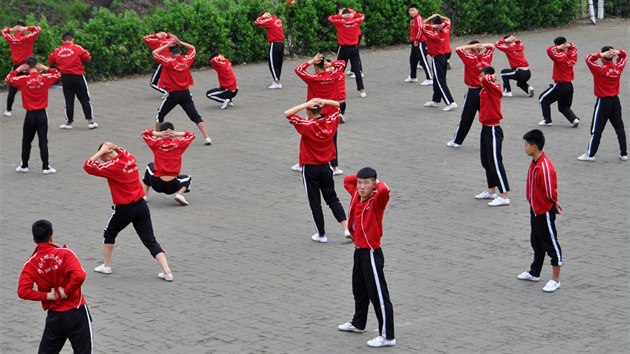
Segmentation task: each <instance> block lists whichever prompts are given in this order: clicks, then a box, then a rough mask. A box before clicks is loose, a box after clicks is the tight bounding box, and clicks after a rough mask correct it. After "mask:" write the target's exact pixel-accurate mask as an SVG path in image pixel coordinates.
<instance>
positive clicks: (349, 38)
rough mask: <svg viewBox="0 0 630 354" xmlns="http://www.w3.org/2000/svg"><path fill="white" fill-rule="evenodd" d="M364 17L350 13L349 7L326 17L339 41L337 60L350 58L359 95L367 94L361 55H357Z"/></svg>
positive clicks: (364, 95)
mask: <svg viewBox="0 0 630 354" xmlns="http://www.w3.org/2000/svg"><path fill="white" fill-rule="evenodd" d="M364 19H365V17H364V16H363V14H360V13H358V12H355V13H352V11H351V10H350V9H343V10H342V11H341V14H336V15H332V16H329V17H328V21H329V22H330V23H331V24H332V25H333V26H335V29H336V30H337V43H339V52H338V53H337V60H343V61H344V62H348V60H350V64H351V68H352V73H353V74H354V76H355V79H356V81H357V90H358V91H359V95H360V96H361V97H366V96H367V94H366V93H365V87H364V86H363V78H362V77H361V72H362V71H363V68H362V67H361V57H360V55H359V36H360V34H361V24H362V23H363V20H364Z"/></svg>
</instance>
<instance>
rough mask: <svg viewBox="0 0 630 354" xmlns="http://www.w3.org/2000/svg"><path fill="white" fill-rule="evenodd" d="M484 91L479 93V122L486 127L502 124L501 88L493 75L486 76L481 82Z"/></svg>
mask: <svg viewBox="0 0 630 354" xmlns="http://www.w3.org/2000/svg"><path fill="white" fill-rule="evenodd" d="M480 83H481V87H482V90H481V92H480V93H479V122H481V124H483V125H486V126H495V125H499V124H501V119H503V114H502V113H501V98H502V97H503V92H502V91H501V86H500V85H499V84H497V83H496V82H494V78H493V77H492V75H485V76H483V77H482V78H481V80H480Z"/></svg>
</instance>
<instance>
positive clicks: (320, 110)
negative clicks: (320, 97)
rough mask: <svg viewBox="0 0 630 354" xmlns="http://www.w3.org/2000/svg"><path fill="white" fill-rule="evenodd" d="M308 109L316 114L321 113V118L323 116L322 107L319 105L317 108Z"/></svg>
mask: <svg viewBox="0 0 630 354" xmlns="http://www.w3.org/2000/svg"><path fill="white" fill-rule="evenodd" d="M307 110H308V111H310V112H311V113H313V114H315V115H320V117H319V118H322V116H321V113H322V107H317V108H307Z"/></svg>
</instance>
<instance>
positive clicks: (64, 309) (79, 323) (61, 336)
mask: <svg viewBox="0 0 630 354" xmlns="http://www.w3.org/2000/svg"><path fill="white" fill-rule="evenodd" d="M32 232H33V242H35V243H36V244H37V247H36V248H35V251H34V252H33V254H32V255H31V257H30V258H29V259H28V260H27V261H26V262H25V263H24V266H23V267H22V273H21V274H20V280H19V282H18V291H17V293H18V296H19V297H20V299H24V300H31V301H41V303H42V308H43V309H44V311H47V312H48V313H47V315H46V325H45V327H44V334H43V335H42V340H41V342H40V343H39V350H38V353H59V352H60V351H61V349H62V348H63V346H64V344H65V343H66V340H67V339H69V340H70V344H72V349H73V351H74V352H75V353H82V354H87V353H92V349H93V348H92V347H93V337H92V318H91V316H90V313H89V311H88V307H87V304H86V302H85V296H83V289H82V288H81V286H82V285H83V282H84V281H85V275H86V274H85V270H83V267H82V266H81V262H79V258H78V257H77V255H76V254H75V253H74V252H73V251H72V250H71V249H69V248H68V247H67V246H66V245H64V246H62V247H59V246H56V245H55V244H54V242H55V236H54V234H53V228H52V224H51V223H50V221H48V220H37V221H35V222H34V223H33V226H32ZM35 287H36V288H35Z"/></svg>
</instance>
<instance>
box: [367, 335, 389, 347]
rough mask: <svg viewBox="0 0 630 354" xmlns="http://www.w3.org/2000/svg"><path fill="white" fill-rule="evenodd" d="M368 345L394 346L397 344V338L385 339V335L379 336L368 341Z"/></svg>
mask: <svg viewBox="0 0 630 354" xmlns="http://www.w3.org/2000/svg"><path fill="white" fill-rule="evenodd" d="M367 345H368V346H370V347H372V348H380V347H393V346H395V345H396V339H385V337H383V336H378V337H376V338H374V339H371V340H369V341H367Z"/></svg>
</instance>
